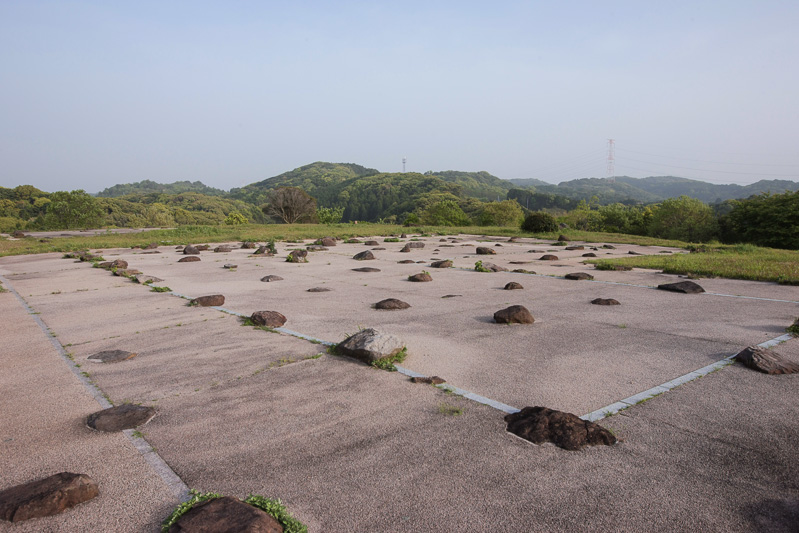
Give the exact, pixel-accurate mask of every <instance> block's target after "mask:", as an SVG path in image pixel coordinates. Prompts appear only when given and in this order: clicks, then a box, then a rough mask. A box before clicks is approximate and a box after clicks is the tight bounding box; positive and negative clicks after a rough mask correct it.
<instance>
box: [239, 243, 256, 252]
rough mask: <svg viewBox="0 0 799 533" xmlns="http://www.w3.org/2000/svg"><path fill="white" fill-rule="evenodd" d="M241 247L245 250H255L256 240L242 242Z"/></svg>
mask: <svg viewBox="0 0 799 533" xmlns="http://www.w3.org/2000/svg"><path fill="white" fill-rule="evenodd" d="M241 247H242V249H244V250H254V249H255V243H254V242H247V241H245V242H243V243H241Z"/></svg>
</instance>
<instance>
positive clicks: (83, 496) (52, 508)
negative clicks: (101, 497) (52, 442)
mask: <svg viewBox="0 0 799 533" xmlns="http://www.w3.org/2000/svg"><path fill="white" fill-rule="evenodd" d="M98 494H100V491H99V489H98V488H97V483H95V482H94V480H93V479H92V478H90V477H89V476H87V475H86V474H73V473H70V472H61V473H59V474H54V475H52V476H49V477H46V478H43V479H38V480H36V481H30V482H28V483H24V484H22V485H16V486H14V487H10V488H7V489H5V490H2V491H0V518H2V519H3V520H7V521H8V522H21V521H23V520H29V519H31V518H41V517H44V516H52V515H55V514H58V513H61V512H64V511H66V510H67V509H70V508H72V507H74V506H76V505H78V504H79V503H83V502H85V501H89V500H91V499H92V498H94V497H96V496H97V495H98Z"/></svg>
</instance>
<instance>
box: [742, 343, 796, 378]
mask: <svg viewBox="0 0 799 533" xmlns="http://www.w3.org/2000/svg"><path fill="white" fill-rule="evenodd" d="M735 360H736V361H738V362H739V363H742V364H743V365H745V366H747V367H749V368H751V369H752V370H757V371H758V372H763V373H764V374H796V373H799V365H797V364H796V363H794V362H793V361H789V360H787V359H785V358H783V357H781V356H780V355H779V354H777V353H776V352H774V351H772V350H769V349H767V348H762V347H760V346H749V347H748V348H744V349H743V350H741V351H740V352H738V354H736V356H735Z"/></svg>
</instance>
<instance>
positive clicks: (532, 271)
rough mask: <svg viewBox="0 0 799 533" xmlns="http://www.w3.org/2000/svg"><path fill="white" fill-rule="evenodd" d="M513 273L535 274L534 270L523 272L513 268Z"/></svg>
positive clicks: (523, 270) (521, 269)
mask: <svg viewBox="0 0 799 533" xmlns="http://www.w3.org/2000/svg"><path fill="white" fill-rule="evenodd" d="M513 272H517V273H519V274H535V270H525V269H523V268H514V269H513Z"/></svg>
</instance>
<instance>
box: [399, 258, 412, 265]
mask: <svg viewBox="0 0 799 533" xmlns="http://www.w3.org/2000/svg"><path fill="white" fill-rule="evenodd" d="M415 262H416V261H414V260H413V259H403V260H402V261H397V263H398V264H400V265H409V264H411V263H415Z"/></svg>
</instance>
